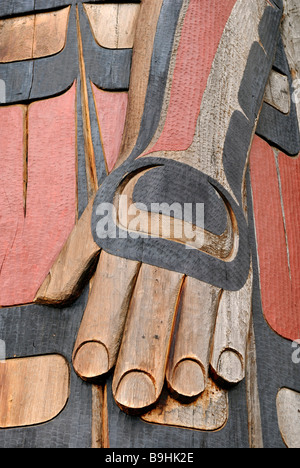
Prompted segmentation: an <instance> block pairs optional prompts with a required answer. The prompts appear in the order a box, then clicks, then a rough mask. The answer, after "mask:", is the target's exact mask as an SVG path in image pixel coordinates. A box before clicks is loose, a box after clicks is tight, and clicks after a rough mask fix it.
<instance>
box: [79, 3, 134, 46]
mask: <svg viewBox="0 0 300 468" xmlns="http://www.w3.org/2000/svg"><path fill="white" fill-rule="evenodd" d="M84 9H85V11H86V14H87V16H88V18H89V21H90V23H91V28H92V30H93V34H94V37H95V39H96V41H97V43H98V44H99V46H101V47H105V48H107V49H131V48H132V47H133V43H134V36H135V31H136V24H137V19H138V15H139V12H140V5H139V4H138V3H123V4H122V3H116V4H112V3H110V4H106V5H105V4H104V5H93V4H85V5H84Z"/></svg>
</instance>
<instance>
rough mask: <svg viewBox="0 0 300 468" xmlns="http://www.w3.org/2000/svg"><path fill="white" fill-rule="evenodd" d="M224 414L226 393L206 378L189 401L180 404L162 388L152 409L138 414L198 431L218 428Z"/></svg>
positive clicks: (227, 413)
mask: <svg viewBox="0 0 300 468" xmlns="http://www.w3.org/2000/svg"><path fill="white" fill-rule="evenodd" d="M228 417H229V406H228V396H227V392H226V391H224V390H222V389H221V388H219V387H218V386H217V385H216V384H215V383H214V382H213V381H212V380H211V379H208V381H207V387H206V389H205V391H204V392H203V393H202V394H201V395H200V396H199V397H198V398H197V399H196V400H195V401H193V402H192V403H190V404H188V405H187V404H185V405H183V404H181V403H180V402H179V401H177V400H175V399H174V398H172V396H171V395H170V394H169V393H168V392H167V390H164V392H163V394H162V396H161V398H160V400H159V401H158V403H157V405H156V406H155V408H154V409H152V410H151V411H149V412H148V413H146V414H144V415H142V416H141V418H142V420H143V421H146V422H148V423H152V424H161V425H164V426H165V425H167V426H176V427H184V428H187V429H194V430H201V431H217V430H220V429H222V427H224V425H225V424H226V422H227V420H228Z"/></svg>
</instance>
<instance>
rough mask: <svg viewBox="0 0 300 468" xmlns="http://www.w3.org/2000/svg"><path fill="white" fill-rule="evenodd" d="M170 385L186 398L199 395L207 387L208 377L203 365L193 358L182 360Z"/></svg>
mask: <svg viewBox="0 0 300 468" xmlns="http://www.w3.org/2000/svg"><path fill="white" fill-rule="evenodd" d="M168 385H169V387H170V389H171V391H172V392H173V393H175V394H176V395H178V397H180V396H182V397H184V398H195V397H197V396H199V395H200V394H201V393H202V392H203V391H204V390H205V387H206V379H205V375H204V372H203V369H202V367H201V365H200V364H199V363H198V362H196V361H194V360H191V359H184V360H182V361H180V362H179V363H178V364H177V365H176V366H175V369H174V371H173V374H172V377H171V379H168Z"/></svg>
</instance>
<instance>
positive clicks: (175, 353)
mask: <svg viewBox="0 0 300 468" xmlns="http://www.w3.org/2000/svg"><path fill="white" fill-rule="evenodd" d="M219 296H220V290H218V289H217V288H214V287H212V286H208V285H207V284H204V283H201V282H200V281H197V280H194V279H192V278H186V279H185V281H184V284H183V289H182V293H181V297H180V303H179V310H178V320H177V324H176V327H175V333H174V337H173V345H172V347H171V352H170V357H169V361H168V367H167V373H166V378H167V382H168V385H169V387H170V389H171V391H172V392H175V394H177V396H185V397H189V398H191V397H195V396H198V395H200V394H201V393H202V392H203V391H204V390H205V389H206V385H207V379H208V372H209V362H210V352H211V346H212V339H213V334H214V326H215V321H216V314H217V309H218V303H219V298H220V297H219Z"/></svg>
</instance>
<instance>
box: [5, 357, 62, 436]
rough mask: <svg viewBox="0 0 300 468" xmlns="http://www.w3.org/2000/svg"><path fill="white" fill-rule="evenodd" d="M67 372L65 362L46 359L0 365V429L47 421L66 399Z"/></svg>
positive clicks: (9, 361)
mask: <svg viewBox="0 0 300 468" xmlns="http://www.w3.org/2000/svg"><path fill="white" fill-rule="evenodd" d="M69 379H70V370H69V365H68V363H67V361H66V360H65V358H63V357H62V356H60V355H55V354H53V355H47V356H37V357H28V358H20V359H19V358H18V359H8V360H7V361H4V362H3V363H0V427H1V428H10V427H21V426H31V425H33V424H41V423H44V422H46V421H50V420H51V419H53V418H54V417H55V416H57V415H58V414H59V413H60V412H61V411H62V410H63V408H64V407H65V405H66V403H67V401H68V398H69V391H70V389H69V386H70V382H69Z"/></svg>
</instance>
